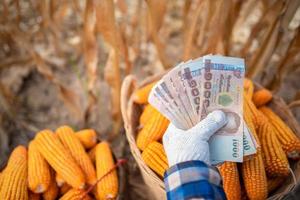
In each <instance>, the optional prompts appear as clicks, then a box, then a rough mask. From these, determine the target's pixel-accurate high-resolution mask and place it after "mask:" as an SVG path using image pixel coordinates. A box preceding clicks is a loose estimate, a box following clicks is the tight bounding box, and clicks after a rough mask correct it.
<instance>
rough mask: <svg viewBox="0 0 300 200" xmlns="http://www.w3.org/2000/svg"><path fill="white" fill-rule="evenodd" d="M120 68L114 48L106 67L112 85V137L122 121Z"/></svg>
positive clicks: (109, 82)
mask: <svg viewBox="0 0 300 200" xmlns="http://www.w3.org/2000/svg"><path fill="white" fill-rule="evenodd" d="M119 70H120V68H119V56H118V52H117V51H116V50H115V49H113V48H112V49H111V51H110V53H109V57H108V59H107V62H106V65H105V69H104V75H105V80H106V81H107V82H108V84H109V85H110V86H111V104H112V105H111V109H112V111H111V113H112V118H113V119H114V124H113V135H112V137H114V136H115V135H116V134H117V133H118V132H119V130H120V127H121V122H122V119H121V109H120V93H121V77H120V73H119Z"/></svg>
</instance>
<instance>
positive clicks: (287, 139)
mask: <svg viewBox="0 0 300 200" xmlns="http://www.w3.org/2000/svg"><path fill="white" fill-rule="evenodd" d="M260 111H262V112H263V113H264V115H265V116H266V117H267V118H268V119H269V121H270V122H271V124H272V125H273V127H274V129H275V133H276V135H277V138H278V140H279V142H280V144H281V145H282V148H283V150H284V152H285V153H286V154H287V156H288V158H291V159H299V158H300V140H299V138H297V136H296V135H295V134H294V133H293V131H292V130H291V129H290V128H289V127H288V126H287V125H286V124H285V123H284V122H283V121H282V120H281V119H280V117H279V116H277V115H276V114H275V113H274V112H273V111H272V110H271V109H270V108H268V107H266V106H263V107H261V108H260Z"/></svg>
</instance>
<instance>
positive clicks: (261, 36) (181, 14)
mask: <svg viewBox="0 0 300 200" xmlns="http://www.w3.org/2000/svg"><path fill="white" fill-rule="evenodd" d="M299 5H300V1H299V0H214V1H211V0H194V1H192V0H186V1H181V0H177V1H175V0H174V1H173V0H172V1H171V0H169V1H168V0H114V1H113V0H86V1H83V0H82V1H77V0H39V1H35V0H2V1H1V3H0V168H2V167H3V166H4V165H5V162H6V160H7V156H8V155H9V153H10V151H11V150H12V148H13V147H15V146H16V145H17V144H27V142H28V141H29V140H30V139H31V138H32V137H33V136H34V135H35V133H36V132H37V131H39V130H40V129H44V128H50V129H55V128H56V127H58V126H59V125H62V124H69V125H71V126H72V127H74V129H81V128H85V127H91V128H94V129H95V130H97V132H98V135H99V139H101V140H104V139H105V140H109V141H110V142H111V143H112V145H113V148H114V151H115V154H116V156H117V157H127V158H128V159H129V160H130V161H132V162H129V164H128V165H127V166H126V167H125V171H124V172H123V173H122V177H123V179H124V180H126V181H125V183H124V186H123V187H122V191H124V192H123V193H122V197H124V198H126V199H136V198H139V199H144V198H146V197H145V188H143V186H142V184H141V183H142V180H141V177H140V175H139V171H138V168H137V165H136V164H135V162H134V161H133V158H132V157H131V156H130V152H129V148H128V145H127V142H126V139H125V136H124V130H123V128H122V119H121V115H120V106H119V100H120V98H119V97H120V86H121V83H122V80H123V78H124V77H125V76H126V75H128V74H135V75H136V76H137V78H138V79H139V80H142V79H143V78H145V77H147V76H149V75H151V74H155V73H157V72H160V71H163V70H164V69H168V68H170V67H172V66H174V65H176V63H178V62H180V61H182V60H188V59H191V58H196V57H198V56H201V55H204V54H208V53H219V54H224V55H231V56H238V57H244V58H245V59H246V63H247V75H248V76H249V77H251V78H253V79H255V80H256V81H257V82H259V83H261V84H262V85H264V86H265V87H267V88H269V89H270V90H272V91H273V92H274V93H275V94H277V95H280V96H282V97H283V98H284V99H285V100H286V101H287V103H288V104H289V106H290V108H291V109H292V110H293V112H294V114H295V115H296V116H297V118H298V119H300V109H298V108H297V107H298V106H299V105H300V83H299V82H300V70H299V69H300V67H299V66H300V28H299V23H300V9H299Z"/></svg>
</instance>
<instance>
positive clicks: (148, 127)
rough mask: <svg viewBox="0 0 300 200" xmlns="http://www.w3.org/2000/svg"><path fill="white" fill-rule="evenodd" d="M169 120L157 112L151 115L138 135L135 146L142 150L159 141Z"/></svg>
mask: <svg viewBox="0 0 300 200" xmlns="http://www.w3.org/2000/svg"><path fill="white" fill-rule="evenodd" d="M168 125H169V120H168V119H167V118H165V117H164V116H163V115H162V114H160V113H159V112H155V113H153V115H152V116H151V118H150V119H149V120H148V121H147V123H146V124H145V126H144V128H143V129H142V130H141V131H140V132H139V133H138V136H137V146H138V148H139V149H141V150H144V149H145V148H146V147H147V146H148V144H150V143H151V142H153V141H157V140H160V139H161V138H162V136H163V135H164V133H165V131H166V129H167V128H168Z"/></svg>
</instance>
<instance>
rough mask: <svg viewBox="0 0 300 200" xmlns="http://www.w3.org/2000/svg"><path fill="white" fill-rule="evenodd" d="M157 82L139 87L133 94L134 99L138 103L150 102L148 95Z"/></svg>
mask: <svg viewBox="0 0 300 200" xmlns="http://www.w3.org/2000/svg"><path fill="white" fill-rule="evenodd" d="M155 84H156V82H153V83H150V84H148V85H146V86H144V87H142V88H139V89H138V90H137V91H136V92H135V93H134V96H133V101H134V102H135V103H138V104H145V103H147V102H148V96H149V94H150V92H151V89H152V87H153V86H154V85H155Z"/></svg>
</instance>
